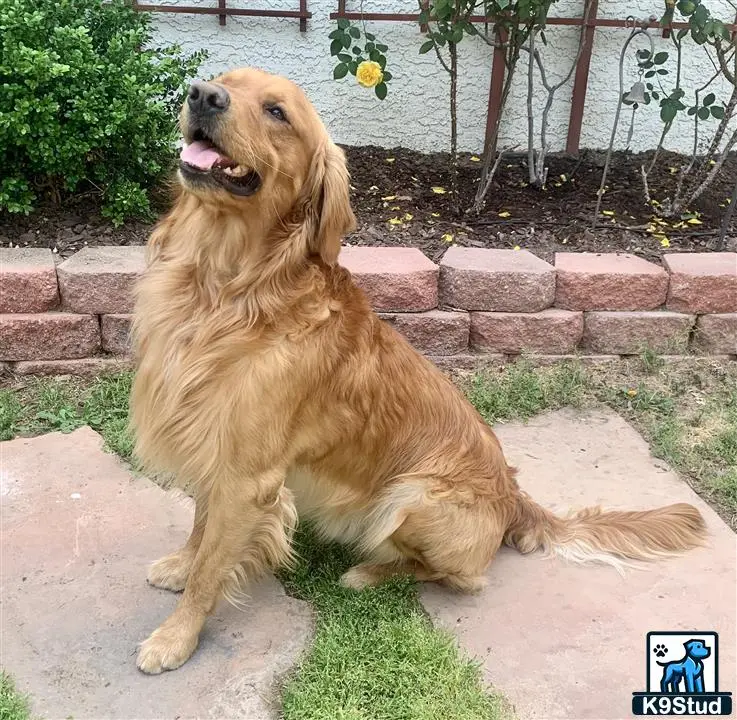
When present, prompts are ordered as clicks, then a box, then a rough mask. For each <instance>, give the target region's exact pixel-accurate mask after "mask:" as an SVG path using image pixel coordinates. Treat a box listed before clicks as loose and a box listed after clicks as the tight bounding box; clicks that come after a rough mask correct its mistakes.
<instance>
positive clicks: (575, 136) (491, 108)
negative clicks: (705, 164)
mask: <svg viewBox="0 0 737 720" xmlns="http://www.w3.org/2000/svg"><path fill="white" fill-rule="evenodd" d="M425 2H426V0H425ZM132 3H133V7H134V8H135V9H137V10H140V11H144V12H163V13H182V14H194V15H216V16H217V17H218V19H219V22H220V25H225V23H226V19H227V17H228V15H231V16H245V17H273V18H294V19H298V20H299V29H300V31H301V32H306V31H307V20H308V19H310V18H311V17H312V13H311V12H310V11H309V10H308V9H307V0H299V9H298V10H264V9H258V8H242V7H230V6H228V0H217V6H216V7H207V6H204V7H203V6H201V5H198V6H192V5H159V4H148V3H140V2H138V1H137V0H132ZM597 13H598V0H590V8H589V11H588V14H587V16H586V17H584V16H582V17H549V18H548V19H547V24H548V25H565V26H573V27H580V26H582V25H583V26H584V46H583V49H582V51H581V55H580V57H579V60H578V63H577V65H576V71H575V74H574V79H573V90H572V93H571V112H570V117H569V121H568V135H567V140H566V152H568V153H570V154H573V155H575V154H577V153H578V151H579V149H580V141H581V128H582V125H583V111H584V105H585V102H586V90H587V86H588V79H589V68H590V65H591V55H592V51H593V45H594V32H595V30H596V28H598V27H600V28H607V27H608V28H629V29H632V28H633V27H640V28H642V29H648V28H651V29H652V28H658V27H659V25H660V23H659V20H658V18H657V17H655V16H652V17H649V18H647V19H645V20H636V21H634V22H633V20H632V18H624V19H612V18H599V17H597ZM340 18H345V19H347V20H370V21H380V22H414V23H417V22H418V21H419V13H384V12H367V13H364V12H350V11H348V10H347V8H346V0H338V8H337V11H335V12H332V13H330V19H331V20H337V19H340ZM471 21H472V22H476V23H486V22H488V19H487V18H486V17H484V16H482V15H475V16H473V17H472V18H471ZM736 21H737V18H736ZM687 27H688V24H687V23H670V24H668V25H666V26H665V27H663V28H661V30H662V34H663V37H668V36H669V34H670V33H671V32H672V31H673V30H674V29H675V30H678V29H681V28H687ZM728 27H729V29H730V30H731V32H732V33H733V35H734V34H735V33H737V22H736V23H734V24H732V25H729V26H728ZM501 40H502V42H503V38H501ZM492 55H493V59H492V69H491V82H490V84H489V100H488V114H487V119H486V143H485V146H486V145H487V144H488V140H489V137H490V135H491V134H492V133H493V132H494V131H495V129H496V127H497V124H498V122H499V112H500V110H501V97H502V90H503V87H504V78H505V73H506V68H505V64H504V49H503V48H502V47H499V46H497V47H495V48H494V49H493V51H492Z"/></svg>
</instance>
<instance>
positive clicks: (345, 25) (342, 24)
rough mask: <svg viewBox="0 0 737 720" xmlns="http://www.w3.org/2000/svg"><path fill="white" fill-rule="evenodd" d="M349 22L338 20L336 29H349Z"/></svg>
mask: <svg viewBox="0 0 737 720" xmlns="http://www.w3.org/2000/svg"><path fill="white" fill-rule="evenodd" d="M350 24H351V21H350V20H348V18H338V27H339V28H340V29H341V30H346V29H347V28H348V27H350Z"/></svg>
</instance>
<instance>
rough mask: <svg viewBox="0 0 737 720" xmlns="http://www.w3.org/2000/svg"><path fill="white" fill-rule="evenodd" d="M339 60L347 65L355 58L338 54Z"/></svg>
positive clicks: (346, 54)
mask: <svg viewBox="0 0 737 720" xmlns="http://www.w3.org/2000/svg"><path fill="white" fill-rule="evenodd" d="M338 60H340V61H341V62H345V63H347V62H350V61H351V60H353V57H352V56H351V55H348V53H338Z"/></svg>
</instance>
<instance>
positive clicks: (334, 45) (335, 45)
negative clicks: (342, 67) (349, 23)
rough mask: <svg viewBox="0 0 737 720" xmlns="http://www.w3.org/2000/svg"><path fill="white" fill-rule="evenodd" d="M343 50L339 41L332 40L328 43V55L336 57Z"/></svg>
mask: <svg viewBox="0 0 737 720" xmlns="http://www.w3.org/2000/svg"><path fill="white" fill-rule="evenodd" d="M342 49H343V42H342V41H341V40H333V42H331V43H330V54H331V55H337V54H338V53H339V52H340V51H341V50H342Z"/></svg>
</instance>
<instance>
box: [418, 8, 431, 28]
mask: <svg viewBox="0 0 737 720" xmlns="http://www.w3.org/2000/svg"><path fill="white" fill-rule="evenodd" d="M429 20H430V13H429V12H428V11H427V10H423V11H422V12H421V13H420V17H419V18H417V22H418V23H419V24H420V25H427V23H428V22H429Z"/></svg>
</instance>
